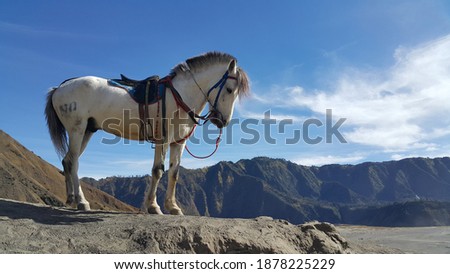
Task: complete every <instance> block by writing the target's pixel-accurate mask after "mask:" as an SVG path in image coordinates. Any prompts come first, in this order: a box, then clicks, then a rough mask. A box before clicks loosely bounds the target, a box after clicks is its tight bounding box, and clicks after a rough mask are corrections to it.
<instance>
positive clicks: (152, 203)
mask: <svg viewBox="0 0 450 274" xmlns="http://www.w3.org/2000/svg"><path fill="white" fill-rule="evenodd" d="M166 153H167V144H164V145H156V147H155V158H154V161H153V168H152V182H151V185H150V190H149V191H148V194H147V195H148V196H147V199H146V201H145V208H146V209H147V212H148V213H150V214H163V213H162V211H161V208H160V207H159V205H158V202H157V200H156V190H157V189H158V184H159V181H160V180H161V177H162V175H163V174H164V161H165V158H166Z"/></svg>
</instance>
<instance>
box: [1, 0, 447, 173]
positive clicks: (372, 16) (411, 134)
mask: <svg viewBox="0 0 450 274" xmlns="http://www.w3.org/2000/svg"><path fill="white" fill-rule="evenodd" d="M211 50H217V51H223V52H227V53H230V54H232V55H234V56H236V57H237V59H238V63H239V64H240V66H242V67H243V68H244V70H246V71H247V73H248V75H249V77H250V78H251V86H252V96H251V97H250V98H246V99H245V100H242V101H241V102H240V103H238V104H237V105H236V112H235V116H234V117H235V118H236V119H237V120H236V121H238V123H239V124H240V125H243V123H244V121H246V120H247V121H248V119H254V120H251V121H253V122H256V121H259V122H258V124H256V125H255V124H250V125H249V126H248V128H247V130H245V129H244V131H242V129H241V126H240V125H234V126H233V127H232V128H231V129H230V128H229V129H227V130H228V131H226V132H225V136H227V134H228V137H231V136H232V138H227V139H226V140H224V141H223V142H222V144H221V147H220V148H219V151H218V152H217V153H216V154H215V155H214V156H213V157H211V158H209V159H207V160H196V159H193V158H192V157H190V156H189V155H187V154H186V153H185V155H184V156H183V161H182V165H183V166H186V167H192V168H194V167H202V166H208V165H212V164H214V163H216V162H218V161H221V160H228V161H237V160H239V159H242V158H253V157H256V156H269V157H274V158H285V159H288V160H290V161H293V162H296V163H298V164H304V165H323V164H330V163H350V164H356V163H360V162H365V161H386V160H392V159H401V158H405V157H413V156H422V157H439V156H448V155H449V154H450V153H449V149H450V141H449V140H450V139H449V138H450V115H449V114H450V77H449V75H450V2H449V1H433V0H427V1H20V0H19V1H0V79H1V95H2V96H1V98H2V99H1V101H0V129H2V130H4V131H5V132H7V133H8V134H10V135H11V136H12V137H14V138H15V139H17V140H18V141H20V142H21V143H22V144H24V145H25V146H26V147H27V148H29V149H30V150H32V151H34V152H35V153H36V154H38V155H39V156H41V157H42V158H44V159H45V160H47V161H49V162H50V163H52V164H54V165H56V166H57V167H60V160H59V159H58V157H57V155H56V153H55V152H54V149H53V146H52V144H51V142H50V139H49V136H48V133H47V128H46V125H45V119H44V115H43V109H44V103H45V95H46V92H47V90H48V89H49V88H50V87H52V86H56V85H58V84H59V83H60V82H62V81H63V80H65V79H67V78H71V77H75V76H83V75H96V76H100V77H105V78H114V77H117V76H118V75H119V74H120V73H124V74H126V75H128V76H130V77H133V78H144V77H147V76H149V75H153V74H158V75H161V76H164V75H166V74H167V73H168V72H169V70H170V69H171V68H172V67H173V66H174V65H176V64H177V63H179V62H182V61H184V60H185V59H187V58H189V57H192V56H195V55H198V54H200V53H203V52H206V51H211ZM327 109H331V110H332V113H333V115H332V117H333V120H332V121H331V122H332V124H335V123H336V122H337V121H339V119H341V118H342V119H345V121H344V122H343V124H342V125H341V126H340V127H339V132H340V133H341V134H342V136H343V137H344V138H345V140H346V141H347V142H346V143H342V142H339V140H338V139H337V138H336V137H333V138H332V140H331V142H326V130H325V124H326V110H327ZM268 111H270V115H271V116H270V117H271V118H273V119H276V120H277V124H275V125H272V126H270V129H271V131H270V137H272V138H273V139H275V144H271V142H269V141H270V140H269V141H268V140H267V139H268V138H266V140H265V138H263V137H264V136H266V137H267V136H268V135H267V131H266V130H265V129H267V127H266V128H265V126H264V125H263V124H262V121H263V120H262V119H263V118H264V117H265V113H267V112H268ZM283 119H284V120H283ZM286 119H290V120H286ZM311 119H315V120H314V121H316V122H317V121H320V122H322V124H323V125H322V126H318V124H317V123H316V124H312V125H310V126H309V127H308V129H309V131H308V135H307V137H309V138H312V139H314V138H316V137H319V138H322V141H320V142H318V143H317V144H308V143H307V142H305V140H300V141H299V142H296V143H295V144H286V139H289V138H292V137H293V136H294V134H295V132H296V131H299V132H300V133H301V134H303V132H304V131H303V129H304V128H303V125H305V122H306V123H308V122H307V121H311ZM282 120H283V121H288V122H286V123H287V124H285V128H284V129H285V131H284V132H283V131H282V130H280V122H281V121H282ZM314 123H315V122H314ZM211 129H212V127H211ZM248 129H250V130H248ZM230 130H231V131H230ZM197 131H198V132H196V136H200V133H201V131H200V130H199V129H198V130H197ZM255 132H258V134H259V136H260V137H262V138H260V139H259V141H258V142H256V143H254V144H251V145H249V144H244V143H245V140H248V139H252V138H253V137H254V133H255ZM249 133H253V135H252V134H249ZM102 138H109V136H108V135H107V134H104V133H97V134H96V135H94V137H93V139H92V140H91V142H90V144H89V146H88V148H87V150H86V152H85V154H84V155H83V156H82V158H81V165H80V175H81V176H92V177H97V178H99V177H105V176H112V175H141V174H147V173H150V168H151V163H152V159H153V151H152V149H151V148H150V146H149V145H148V144H147V145H143V144H138V143H136V142H131V143H129V142H120V143H119V144H116V145H105V144H102V142H101V140H102ZM211 138H213V135H211ZM243 139H244V143H243V142H242V140H243ZM190 148H191V150H193V151H195V152H196V153H197V154H200V155H205V154H209V153H210V152H211V151H212V150H213V149H214V146H213V145H211V144H206V143H204V142H202V144H201V145H194V144H192V145H191V146H190Z"/></svg>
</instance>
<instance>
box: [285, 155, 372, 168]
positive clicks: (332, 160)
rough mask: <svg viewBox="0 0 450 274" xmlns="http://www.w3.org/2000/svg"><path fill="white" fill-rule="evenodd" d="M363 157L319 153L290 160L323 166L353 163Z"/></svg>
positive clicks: (305, 164)
mask: <svg viewBox="0 0 450 274" xmlns="http://www.w3.org/2000/svg"><path fill="white" fill-rule="evenodd" d="M363 159H364V157H363V156H360V155H352V156H334V155H326V156H324V155H319V156H308V157H301V158H296V159H293V160H292V161H293V162H295V163H296V164H299V165H304V166H323V165H329V164H353V163H356V162H359V161H361V160H363Z"/></svg>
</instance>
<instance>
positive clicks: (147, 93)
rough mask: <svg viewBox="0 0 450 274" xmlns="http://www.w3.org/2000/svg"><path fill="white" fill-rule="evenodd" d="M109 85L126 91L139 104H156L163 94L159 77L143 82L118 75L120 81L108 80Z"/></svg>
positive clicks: (151, 77)
mask: <svg viewBox="0 0 450 274" xmlns="http://www.w3.org/2000/svg"><path fill="white" fill-rule="evenodd" d="M109 84H110V85H115V86H118V87H122V88H124V89H126V90H127V91H128V93H129V94H130V96H131V97H132V98H133V99H134V100H135V101H136V102H137V103H139V104H153V103H156V102H157V101H158V100H159V99H160V98H161V93H162V92H164V90H163V88H162V87H161V88H160V87H159V76H157V75H153V76H150V77H147V78H145V79H144V80H134V79H131V78H128V77H126V76H125V75H123V74H120V79H112V80H109ZM146 99H147V100H146Z"/></svg>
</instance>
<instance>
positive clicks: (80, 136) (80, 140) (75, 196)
mask: <svg viewBox="0 0 450 274" xmlns="http://www.w3.org/2000/svg"><path fill="white" fill-rule="evenodd" d="M86 134H88V132H86V123H83V122H82V121H79V122H78V123H77V126H75V127H73V128H72V130H71V131H70V132H69V151H68V152H67V154H66V156H65V157H64V159H63V167H64V175H65V177H66V187H67V203H68V204H72V203H73V202H74V201H75V202H76V204H77V208H78V209H80V210H90V206H89V202H88V201H87V200H86V198H85V197H84V194H83V191H82V189H81V185H80V181H79V179H78V158H79V157H80V155H81V153H82V152H83V150H84V148H86V145H87V142H88V141H89V139H90V137H91V136H92V133H89V134H88V135H86Z"/></svg>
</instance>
